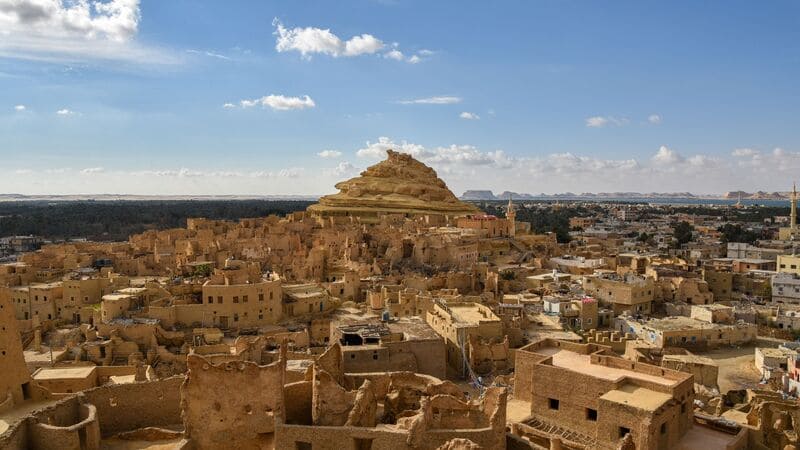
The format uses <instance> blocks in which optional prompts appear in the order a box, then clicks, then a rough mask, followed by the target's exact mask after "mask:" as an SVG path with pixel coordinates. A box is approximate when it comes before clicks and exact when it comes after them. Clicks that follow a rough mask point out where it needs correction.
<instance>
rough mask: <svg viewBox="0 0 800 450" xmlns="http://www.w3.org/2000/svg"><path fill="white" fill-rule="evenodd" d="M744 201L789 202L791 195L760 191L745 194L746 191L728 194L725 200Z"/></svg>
mask: <svg viewBox="0 0 800 450" xmlns="http://www.w3.org/2000/svg"><path fill="white" fill-rule="evenodd" d="M740 197H741V198H742V199H743V200H788V199H789V194H788V193H783V192H764V191H758V192H754V193H750V192H745V191H731V192H726V193H725V195H724V196H723V198H726V199H729V200H736V199H739V198H740Z"/></svg>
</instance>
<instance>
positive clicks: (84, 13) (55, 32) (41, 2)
mask: <svg viewBox="0 0 800 450" xmlns="http://www.w3.org/2000/svg"><path fill="white" fill-rule="evenodd" d="M140 19H141V13H140V10H139V0H109V1H96V0H81V1H68V2H67V1H64V0H0V27H2V28H1V29H2V30H3V32H4V34H6V35H13V34H15V33H19V32H25V33H28V34H31V35H37V34H38V35H40V36H59V37H62V38H69V37H83V38H87V39H98V38H100V39H109V40H112V41H117V42H123V41H127V40H129V39H130V38H132V37H133V36H134V35H136V33H137V31H138V29H139V20H140Z"/></svg>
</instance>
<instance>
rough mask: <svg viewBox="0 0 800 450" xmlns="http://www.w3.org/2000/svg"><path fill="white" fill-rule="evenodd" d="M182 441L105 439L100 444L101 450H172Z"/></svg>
mask: <svg viewBox="0 0 800 450" xmlns="http://www.w3.org/2000/svg"><path fill="white" fill-rule="evenodd" d="M180 442H181V440H180V439H167V440H163V441H128V440H124V439H104V440H103V441H102V442H101V443H100V449H101V450H172V449H173V448H175V446H176V445H178V443H180Z"/></svg>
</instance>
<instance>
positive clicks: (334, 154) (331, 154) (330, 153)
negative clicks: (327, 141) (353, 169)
mask: <svg viewBox="0 0 800 450" xmlns="http://www.w3.org/2000/svg"><path fill="white" fill-rule="evenodd" d="M317 155H318V156H319V157H320V158H338V157H340V156H342V152H340V151H337V150H323V151H321V152H319V153H317Z"/></svg>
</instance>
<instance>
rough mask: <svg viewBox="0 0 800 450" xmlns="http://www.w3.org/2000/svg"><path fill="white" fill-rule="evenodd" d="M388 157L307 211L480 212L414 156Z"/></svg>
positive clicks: (348, 213) (396, 154) (337, 213)
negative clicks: (461, 198)
mask: <svg viewBox="0 0 800 450" xmlns="http://www.w3.org/2000/svg"><path fill="white" fill-rule="evenodd" d="M386 153H387V158H386V159H385V160H383V161H381V162H379V163H378V164H375V165H374V166H371V167H369V168H367V169H366V170H364V171H363V172H361V175H360V176H358V177H355V178H351V179H349V180H347V181H342V182H340V183H337V184H336V189H339V193H337V194H333V195H326V196H324V197H322V198H320V199H319V203H317V204H315V205H312V206H310V207H309V208H308V211H309V212H311V213H312V214H317V215H321V216H359V217H363V218H368V217H375V218H377V217H378V216H379V215H381V214H410V215H416V214H439V215H448V216H464V215H468V214H475V213H478V212H479V211H478V209H477V208H476V207H475V206H473V205H470V204H469V203H464V202H462V201H460V200H459V199H458V198H456V196H455V195H454V194H453V193H452V192H451V191H450V189H448V188H447V185H446V184H445V182H444V181H442V179H441V178H439V177H438V176H437V175H436V171H435V170H433V169H432V168H430V167H428V166H426V165H425V164H423V163H422V162H420V161H417V160H416V159H414V158H413V157H412V156H411V155H409V154H406V153H400V152H396V151H393V150H387V152H386Z"/></svg>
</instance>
